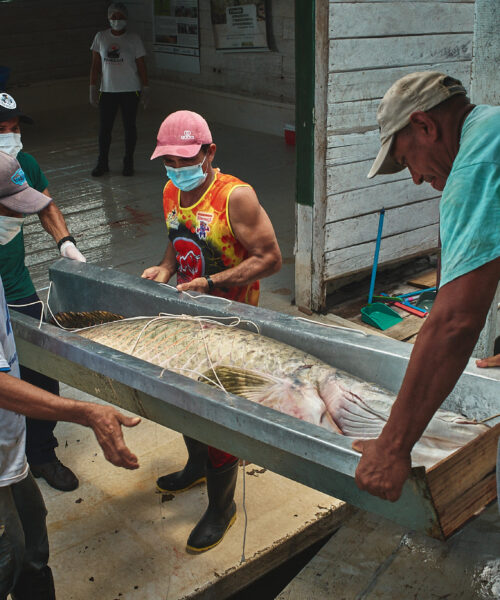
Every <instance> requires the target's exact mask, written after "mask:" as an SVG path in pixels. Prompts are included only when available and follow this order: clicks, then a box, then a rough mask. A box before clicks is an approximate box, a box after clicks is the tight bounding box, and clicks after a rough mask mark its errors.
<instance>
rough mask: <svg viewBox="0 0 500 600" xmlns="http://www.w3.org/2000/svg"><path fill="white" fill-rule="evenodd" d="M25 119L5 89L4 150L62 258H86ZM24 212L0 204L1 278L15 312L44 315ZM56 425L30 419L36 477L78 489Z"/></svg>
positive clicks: (38, 379)
mask: <svg viewBox="0 0 500 600" xmlns="http://www.w3.org/2000/svg"><path fill="white" fill-rule="evenodd" d="M24 123H26V124H32V123H33V119H31V118H30V117H28V116H27V115H26V114H24V113H23V111H22V110H21V109H20V108H19V106H18V105H17V103H16V101H15V100H14V98H13V97H12V96H10V95H9V94H7V93H5V92H3V93H0V151H3V152H6V153H7V154H9V155H10V156H12V157H14V158H17V160H18V161H19V163H20V165H21V167H22V169H23V172H24V174H25V176H26V180H27V182H28V184H29V185H30V186H31V187H33V188H35V189H36V190H38V191H39V192H42V193H43V194H44V195H45V196H46V197H47V202H46V203H45V206H44V207H42V208H41V210H40V211H38V217H39V219H40V223H41V224H42V226H43V228H44V229H45V231H47V233H49V234H50V235H51V236H52V237H53V239H54V241H55V242H56V243H57V246H58V248H59V251H60V253H61V256H64V257H65V258H70V259H72V260H76V261H80V262H84V261H85V257H84V256H83V254H82V253H81V252H80V251H79V250H78V248H77V247H76V242H75V239H74V238H73V237H72V236H71V235H70V234H69V231H68V228H67V226H66V222H65V220H64V217H63V215H62V213H61V211H60V210H59V208H58V207H57V206H56V204H55V202H53V201H51V198H50V193H49V190H48V182H47V178H46V177H45V175H44V173H43V171H42V170H41V168H40V166H39V164H38V163H37V161H36V160H35V158H34V157H33V156H31V154H27V153H26V152H23V151H22V150H23V144H22V141H21V124H24ZM21 213H22V211H20V210H15V209H7V206H6V205H0V218H2V215H3V216H6V217H9V218H10V219H9V221H10V227H11V234H10V236H9V238H8V239H5V240H4V242H3V243H0V276H1V277H2V279H3V285H4V289H5V295H6V297H7V301H8V302H9V304H10V305H11V308H12V310H17V311H18V312H22V313H24V314H28V315H30V316H32V317H33V318H35V319H39V318H40V316H41V314H42V310H41V304H40V303H39V298H38V296H37V294H36V290H35V287H34V285H33V282H32V281H31V277H30V274H29V271H28V269H27V267H26V264H25V249H24V232H23V222H24V218H23V215H22V214H21ZM12 217H16V219H12ZM21 377H22V379H24V380H25V381H28V382H29V383H32V384H33V385H36V386H38V387H42V388H43V389H44V390H47V391H48V392H51V393H52V394H58V393H59V384H58V382H57V381H55V380H54V379H51V378H50V377H46V376H45V375H42V374H40V373H37V372H35V371H33V370H31V369H26V368H24V367H23V368H21ZM55 426H56V423H55V421H53V422H50V421H38V420H36V419H28V434H27V445H26V451H27V455H28V460H29V462H30V465H31V467H32V469H33V472H34V474H35V475H36V476H38V477H44V478H45V479H46V481H47V482H48V483H49V484H50V485H51V486H52V487H55V488H56V489H59V490H63V491H70V490H73V489H75V488H76V487H78V479H77V477H76V476H75V475H74V473H73V472H72V471H71V470H70V469H68V468H67V467H66V466H64V465H63V464H62V463H61V462H60V461H59V460H58V458H57V456H56V454H55V450H54V448H55V447H56V446H57V440H56V438H55V437H54V434H53V431H54V428H55Z"/></svg>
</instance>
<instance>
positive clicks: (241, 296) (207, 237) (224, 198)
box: [163, 170, 260, 306]
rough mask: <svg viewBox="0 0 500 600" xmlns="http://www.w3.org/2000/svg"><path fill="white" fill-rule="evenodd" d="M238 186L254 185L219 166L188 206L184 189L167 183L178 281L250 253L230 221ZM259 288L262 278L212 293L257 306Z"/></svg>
mask: <svg viewBox="0 0 500 600" xmlns="http://www.w3.org/2000/svg"><path fill="white" fill-rule="evenodd" d="M237 187H250V186H249V185H248V184H247V183H243V182H242V181H240V180H239V179H237V178H236V177H233V176H232V175H225V174H224V173H221V172H220V171H219V170H216V172H215V177H214V180H213V181H212V183H211V184H210V187H209V188H208V189H207V190H206V192H205V193H204V194H203V196H202V197H201V198H200V199H199V200H198V202H196V203H195V204H193V205H192V206H188V207H186V208H184V207H182V206H181V205H180V190H179V189H178V188H176V187H175V186H174V184H173V183H172V182H171V181H169V182H168V183H167V185H166V186H165V189H164V190H163V211H164V213H165V220H166V224H167V229H168V237H169V238H170V241H171V242H172V245H173V247H174V251H175V255H176V260H177V283H178V284H180V283H185V282H187V281H192V280H193V279H196V278H197V277H204V276H206V275H213V274H214V273H220V272H221V271H224V270H226V269H230V268H231V267H235V266H237V265H239V264H240V263H241V262H242V261H243V260H245V259H246V258H247V257H248V252H247V251H246V249H245V248H244V246H243V245H242V244H241V243H240V242H239V241H238V240H237V239H236V238H235V237H234V234H233V230H232V228H231V223H230V222H229V197H230V195H231V193H232V191H233V190H234V189H235V188H237ZM259 289H260V285H259V282H258V281H254V282H253V283H251V284H249V285H246V286H234V287H226V288H224V287H217V288H215V289H214V290H213V291H212V292H211V293H212V294H213V295H214V296H222V297H223V298H228V299H230V300H236V301H237V302H244V303H246V304H253V305H254V306H257V304H258V302H259Z"/></svg>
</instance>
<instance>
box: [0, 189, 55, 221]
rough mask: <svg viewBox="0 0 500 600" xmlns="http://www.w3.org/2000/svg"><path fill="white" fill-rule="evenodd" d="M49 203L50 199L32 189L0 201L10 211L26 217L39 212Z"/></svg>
mask: <svg viewBox="0 0 500 600" xmlns="http://www.w3.org/2000/svg"><path fill="white" fill-rule="evenodd" d="M51 202H52V198H49V197H48V196H46V195H45V194H42V193H41V192H38V191H37V190H35V189H33V188H32V187H27V188H25V189H24V190H21V191H20V192H17V194H12V195H11V196H7V197H4V198H2V199H1V200H0V203H1V204H3V205H4V206H6V207H7V208H10V210H13V211H14V212H18V213H24V214H26V215H33V214H35V213H38V212H40V211H41V210H43V209H44V208H45V207H46V206H48V205H49V204H50V203H51Z"/></svg>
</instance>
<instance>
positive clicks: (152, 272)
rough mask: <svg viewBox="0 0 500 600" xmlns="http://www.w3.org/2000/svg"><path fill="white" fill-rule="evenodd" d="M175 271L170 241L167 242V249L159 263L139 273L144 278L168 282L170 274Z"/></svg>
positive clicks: (172, 248)
mask: <svg viewBox="0 0 500 600" xmlns="http://www.w3.org/2000/svg"><path fill="white" fill-rule="evenodd" d="M176 271H177V261H176V260H175V250H174V247H173V245H172V242H170V241H169V242H168V246H167V249H166V250H165V254H164V256H163V258H162V260H161V262H160V264H159V265H156V266H154V267H149V268H147V269H145V270H144V271H143V273H142V275H141V277H143V278H144V279H152V280H153V281H158V282H159V283H168V282H169V280H170V278H171V277H172V275H173V274H174V273H175V272H176Z"/></svg>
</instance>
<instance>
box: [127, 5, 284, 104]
mask: <svg viewBox="0 0 500 600" xmlns="http://www.w3.org/2000/svg"><path fill="white" fill-rule="evenodd" d="M125 4H126V5H127V7H128V9H129V12H130V18H131V24H132V22H133V23H134V27H135V29H136V30H137V31H138V32H139V33H141V35H142V37H143V40H144V42H145V46H146V50H147V52H148V67H149V70H150V73H151V76H152V78H153V79H158V80H162V81H164V82H173V83H181V84H187V85H190V86H193V87H195V88H199V89H209V90H216V91H221V92H224V93H232V94H239V95H241V96H249V97H252V98H260V99H264V100H271V101H278V102H283V103H288V104H295V51H294V50H295V48H294V45H295V18H294V3H293V1H291V0H271V2H270V4H271V31H272V39H271V48H272V51H271V52H238V53H222V52H217V51H216V50H215V43H214V36H213V31H212V23H211V20H210V1H209V0H199V6H200V43H201V47H200V66H201V73H200V74H199V75H197V74H190V73H179V72H176V71H166V70H164V69H161V68H159V67H158V66H157V65H156V64H155V60H154V54H153V52H152V41H153V0H129V1H126V2H125Z"/></svg>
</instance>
